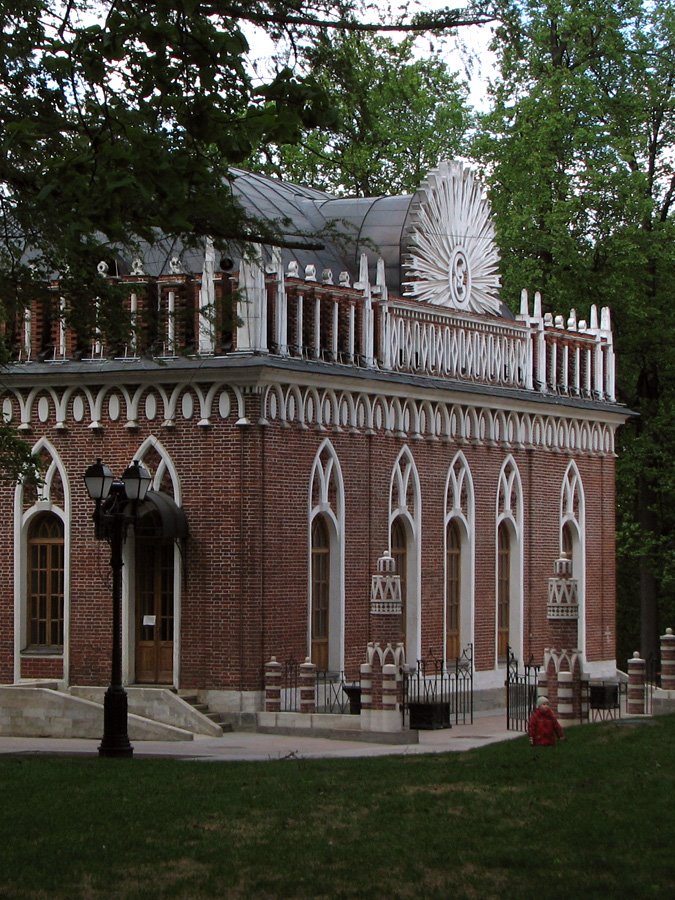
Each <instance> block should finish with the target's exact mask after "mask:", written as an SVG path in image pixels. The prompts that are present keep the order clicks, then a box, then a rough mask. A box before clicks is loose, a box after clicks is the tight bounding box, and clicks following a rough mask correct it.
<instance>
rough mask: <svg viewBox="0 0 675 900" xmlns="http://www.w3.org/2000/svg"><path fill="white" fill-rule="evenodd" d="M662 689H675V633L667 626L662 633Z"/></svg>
mask: <svg viewBox="0 0 675 900" xmlns="http://www.w3.org/2000/svg"><path fill="white" fill-rule="evenodd" d="M661 689H662V690H664V691H675V634H673V629H672V628H666V633H665V634H662V635H661Z"/></svg>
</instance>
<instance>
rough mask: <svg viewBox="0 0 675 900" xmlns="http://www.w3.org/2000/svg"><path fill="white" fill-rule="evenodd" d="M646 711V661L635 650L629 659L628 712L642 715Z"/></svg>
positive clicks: (630, 714) (633, 714)
mask: <svg viewBox="0 0 675 900" xmlns="http://www.w3.org/2000/svg"><path fill="white" fill-rule="evenodd" d="M644 711H645V661H644V659H641V658H640V654H639V653H638V652H637V650H636V651H635V653H634V654H633V658H632V659H629V660H628V703H627V706H626V712H627V713H628V715H629V716H641V715H644Z"/></svg>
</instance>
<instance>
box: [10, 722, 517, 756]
mask: <svg viewBox="0 0 675 900" xmlns="http://www.w3.org/2000/svg"><path fill="white" fill-rule="evenodd" d="M515 737H519V734H518V733H517V732H514V731H507V730H506V715H505V714H504V713H501V714H500V715H494V714H493V715H485V716H482V717H476V718H475V719H474V722H473V724H472V725H455V726H453V727H452V728H449V729H443V730H440V731H420V732H419V743H418V744H385V743H375V742H371V741H363V740H359V741H354V740H337V739H331V738H325V737H306V736H304V735H302V736H300V735H298V736H295V735H293V736H290V735H285V734H284V735H282V734H258V733H256V732H248V731H233V732H230V733H228V734H224V735H223V736H222V737H219V738H212V737H202V736H200V735H196V736H195V739H194V740H192V741H136V742H134V756H135V757H136V758H138V759H140V758H143V757H173V758H176V759H191V760H213V761H218V760H221V761H225V760H270V759H320V758H324V759H345V758H349V757H355V756H390V755H392V754H398V755H413V754H420V753H446V752H461V751H463V750H472V749H474V748H475V747H484V746H485V745H487V744H494V743H497V742H498V741H506V740H510V739H511V738H515ZM99 743H100V741H99V740H84V739H79V738H19V737H2V736H0V754H22V755H23V754H30V755H36V754H47V755H57V754H59V755H69V756H70V755H78V756H79V755H82V756H96V755H97V750H98V745H99Z"/></svg>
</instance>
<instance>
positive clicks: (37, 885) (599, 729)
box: [0, 716, 675, 900]
mask: <svg viewBox="0 0 675 900" xmlns="http://www.w3.org/2000/svg"><path fill="white" fill-rule="evenodd" d="M567 734H568V739H567V741H566V742H565V743H563V744H560V745H559V746H558V747H555V748H532V747H530V746H529V744H528V742H527V739H526V738H520V739H517V740H514V741H507V742H505V743H503V744H496V745H493V746H491V747H485V748H483V749H481V750H474V751H469V752H467V753H461V754H445V755H438V756H437V755H430V756H409V757H405V756H392V757H386V758H379V759H354V760H340V761H336V760H319V761H303V760H297V759H288V760H282V761H278V762H264V763H243V762H242V763H220V762H185V761H179V760H144V759H139V758H137V759H134V760H105V759H98V758H86V759H73V758H48V757H0V810H1V813H0V897H3V898H5V897H11V898H13V897H17V898H21V897H44V898H48V897H49V898H53V897H64V898H66V897H67V898H90V897H93V898H96V897H116V898H118V897H119V898H136V897H152V898H154V897H183V898H204V897H236V898H239V897H270V898H272V897H312V898H319V897H325V898H340V897H369V898H370V897H372V898H379V897H382V898H387V897H411V898H413V897H414V898H426V897H447V898H450V897H453V898H454V897H458V898H464V897H466V898H481V900H482V898H491V897H499V898H505V897H509V898H515V900H525V898H530V897H533V898H535V897H536V898H541V900H549V898H555V897H561V898H562V897H565V898H578V897H605V898H608V897H609V898H612V897H626V898H632V900H641V898H648V897H668V898H672V897H675V717H672V716H668V717H662V718H658V719H655V720H648V721H647V722H646V723H645V724H638V725H633V724H630V723H625V724H620V723H617V724H615V723H608V724H594V725H588V726H584V727H577V728H572V729H569V730H568V732H567Z"/></svg>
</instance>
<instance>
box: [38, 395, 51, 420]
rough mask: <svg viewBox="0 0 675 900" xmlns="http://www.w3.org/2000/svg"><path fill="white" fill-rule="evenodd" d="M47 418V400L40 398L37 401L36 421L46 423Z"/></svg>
mask: <svg viewBox="0 0 675 900" xmlns="http://www.w3.org/2000/svg"><path fill="white" fill-rule="evenodd" d="M48 418H49V400H47V398H46V397H40V399H39V400H38V419H39V420H40V421H41V422H46V421H47V419H48Z"/></svg>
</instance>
